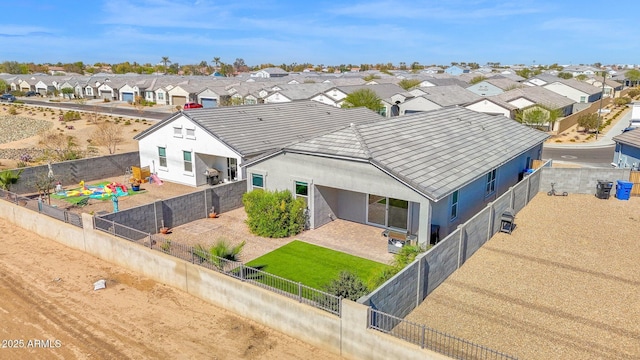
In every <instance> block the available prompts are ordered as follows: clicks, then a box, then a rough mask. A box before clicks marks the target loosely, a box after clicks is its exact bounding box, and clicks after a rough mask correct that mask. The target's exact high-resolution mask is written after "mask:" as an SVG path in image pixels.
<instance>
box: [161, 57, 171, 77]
mask: <svg viewBox="0 0 640 360" xmlns="http://www.w3.org/2000/svg"><path fill="white" fill-rule="evenodd" d="M167 64H171V60H169V57H168V56H163V57H162V65H163V66H164V73H165V74H166V73H167Z"/></svg>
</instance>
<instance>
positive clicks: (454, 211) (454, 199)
mask: <svg viewBox="0 0 640 360" xmlns="http://www.w3.org/2000/svg"><path fill="white" fill-rule="evenodd" d="M458 195H459V194H458V190H456V191H454V192H453V194H451V212H450V213H449V220H451V221H453V220H455V219H456V218H457V217H458Z"/></svg>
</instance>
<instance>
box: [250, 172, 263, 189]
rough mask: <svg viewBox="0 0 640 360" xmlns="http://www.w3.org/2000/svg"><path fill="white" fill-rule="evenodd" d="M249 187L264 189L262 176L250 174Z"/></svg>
mask: <svg viewBox="0 0 640 360" xmlns="http://www.w3.org/2000/svg"><path fill="white" fill-rule="evenodd" d="M251 187H252V189H253V190H255V189H264V176H263V175H260V174H251Z"/></svg>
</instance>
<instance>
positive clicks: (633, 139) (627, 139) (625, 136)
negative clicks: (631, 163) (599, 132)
mask: <svg viewBox="0 0 640 360" xmlns="http://www.w3.org/2000/svg"><path fill="white" fill-rule="evenodd" d="M612 140H613V141H615V142H618V143H621V144H625V145H630V146H633V147H637V148H638V149H640V129H635V130H631V131H627V132H625V133H622V134H620V135H616V136H614V137H613V138H612Z"/></svg>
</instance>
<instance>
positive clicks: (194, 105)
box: [182, 102, 202, 110]
mask: <svg viewBox="0 0 640 360" xmlns="http://www.w3.org/2000/svg"><path fill="white" fill-rule="evenodd" d="M201 107H202V105H201V104H198V103H194V102H188V103H186V104H184V106H183V107H182V108H183V109H185V110H187V109H199V108H201Z"/></svg>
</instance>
